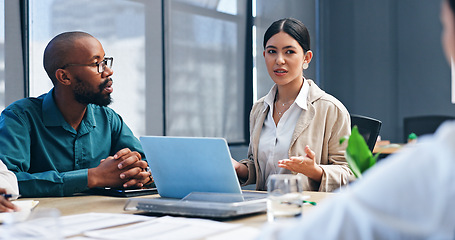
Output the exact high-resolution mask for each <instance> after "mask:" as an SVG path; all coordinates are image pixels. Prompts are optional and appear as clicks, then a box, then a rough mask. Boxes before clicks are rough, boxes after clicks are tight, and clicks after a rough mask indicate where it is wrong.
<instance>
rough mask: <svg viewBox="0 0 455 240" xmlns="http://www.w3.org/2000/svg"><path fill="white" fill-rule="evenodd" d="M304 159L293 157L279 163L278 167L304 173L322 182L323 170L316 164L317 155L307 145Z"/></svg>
mask: <svg viewBox="0 0 455 240" xmlns="http://www.w3.org/2000/svg"><path fill="white" fill-rule="evenodd" d="M305 154H306V155H305V156H304V157H291V158H290V159H283V160H279V161H278V167H282V168H286V169H288V170H290V171H293V172H298V173H302V174H304V175H305V176H307V177H309V178H311V179H313V180H315V181H318V182H320V181H321V178H322V168H321V167H320V166H319V165H318V164H317V163H316V160H315V154H314V152H313V151H312V150H311V149H310V147H309V146H308V145H307V146H305Z"/></svg>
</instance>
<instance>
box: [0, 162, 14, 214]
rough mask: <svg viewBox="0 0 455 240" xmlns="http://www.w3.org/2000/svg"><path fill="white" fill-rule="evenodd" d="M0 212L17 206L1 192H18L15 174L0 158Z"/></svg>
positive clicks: (11, 209)
mask: <svg viewBox="0 0 455 240" xmlns="http://www.w3.org/2000/svg"><path fill="white" fill-rule="evenodd" d="M0 194H2V195H0V212H9V211H14V210H17V208H16V207H15V206H14V204H12V203H11V202H10V201H8V199H6V198H5V197H4V196H3V194H19V187H18V185H17V179H16V175H14V173H12V172H10V171H9V170H8V168H6V166H5V164H3V162H2V161H1V160H0Z"/></svg>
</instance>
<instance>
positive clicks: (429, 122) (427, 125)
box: [403, 115, 455, 142]
mask: <svg viewBox="0 0 455 240" xmlns="http://www.w3.org/2000/svg"><path fill="white" fill-rule="evenodd" d="M453 119H455V117H454V116H444V115H427V116H414V117H405V118H404V122H403V130H404V142H407V141H408V136H409V134H411V133H415V134H416V135H417V136H421V135H424V134H432V133H434V132H435V131H436V129H438V127H439V125H441V123H443V122H445V121H447V120H453Z"/></svg>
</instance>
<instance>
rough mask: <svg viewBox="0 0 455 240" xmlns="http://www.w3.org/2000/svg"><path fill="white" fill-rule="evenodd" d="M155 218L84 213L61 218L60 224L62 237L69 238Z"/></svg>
mask: <svg viewBox="0 0 455 240" xmlns="http://www.w3.org/2000/svg"><path fill="white" fill-rule="evenodd" d="M153 218H154V217H147V216H140V215H133V214H111V213H83V214H76V215H69V216H64V217H60V221H59V224H60V227H61V229H62V235H63V236H65V237H68V236H73V235H77V234H82V233H83V232H85V231H89V230H95V229H102V228H108V227H114V226H119V225H124V224H129V223H135V222H142V221H147V220H150V219H153Z"/></svg>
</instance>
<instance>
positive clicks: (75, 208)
mask: <svg viewBox="0 0 455 240" xmlns="http://www.w3.org/2000/svg"><path fill="white" fill-rule="evenodd" d="M304 194H305V195H308V196H310V198H309V199H308V200H309V201H314V202H316V203H318V204H320V202H321V201H322V200H323V199H325V198H327V197H329V196H331V195H332V194H333V193H325V192H310V191H306V192H304ZM141 197H142V198H144V197H158V195H156V194H155V195H149V196H141ZM19 200H20V199H19ZM29 200H30V199H29ZM33 200H37V201H39V204H38V205H37V207H36V208H37V209H40V208H57V209H58V210H60V212H61V215H62V216H66V215H73V214H80V213H89V212H99V213H125V214H132V213H135V212H130V211H124V210H123V207H124V206H125V203H126V201H127V200H128V199H127V198H119V197H106V196H73V197H59V198H33ZM314 208H317V206H312V205H305V206H304V214H305V211H307V210H311V209H314ZM266 221H267V216H266V214H265V213H264V214H258V215H253V216H247V217H243V218H237V219H234V220H230V221H228V222H232V223H242V224H245V225H247V226H251V227H261V226H262V225H263V224H264V223H265V222H266Z"/></svg>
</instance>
